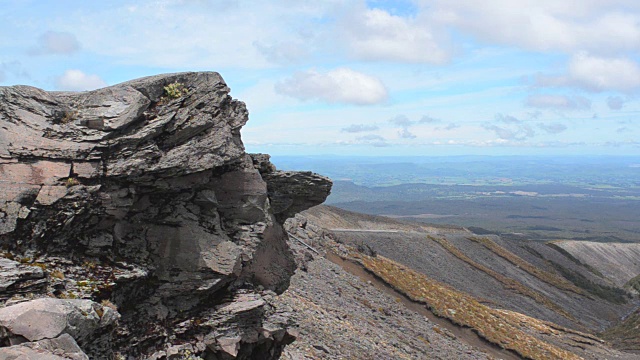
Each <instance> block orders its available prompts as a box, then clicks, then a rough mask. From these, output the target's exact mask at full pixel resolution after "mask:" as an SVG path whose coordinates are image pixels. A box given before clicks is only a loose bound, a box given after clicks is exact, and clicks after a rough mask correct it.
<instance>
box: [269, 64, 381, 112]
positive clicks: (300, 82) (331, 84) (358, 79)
mask: <svg viewBox="0 0 640 360" xmlns="http://www.w3.org/2000/svg"><path fill="white" fill-rule="evenodd" d="M275 89H276V91H277V92H279V93H281V94H284V95H288V96H291V97H295V98H298V99H301V100H311V99H313V100H319V101H324V102H327V103H342V104H355V105H372V104H379V103H382V102H384V101H386V100H387V96H388V95H387V89H386V88H385V86H384V84H382V82H381V81H380V80H379V79H377V78H375V77H373V76H369V75H366V74H363V73H360V72H357V71H354V70H351V69H348V68H338V69H335V70H331V71H328V72H326V73H320V72H317V71H315V70H309V71H304V72H298V73H296V74H294V75H293V77H291V78H289V79H286V80H284V81H282V82H279V83H277V84H276V86H275Z"/></svg>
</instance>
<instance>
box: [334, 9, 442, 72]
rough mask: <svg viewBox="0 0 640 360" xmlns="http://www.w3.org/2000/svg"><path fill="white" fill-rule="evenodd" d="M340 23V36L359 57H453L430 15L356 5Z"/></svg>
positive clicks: (432, 59)
mask: <svg viewBox="0 0 640 360" xmlns="http://www.w3.org/2000/svg"><path fill="white" fill-rule="evenodd" d="M338 26H339V28H338V33H339V34H340V35H339V37H340V38H341V39H342V40H343V41H345V45H346V48H347V49H348V51H349V52H351V54H352V55H353V56H354V57H356V58H358V59H362V60H374V61H375V60H383V61H398V62H407V63H430V64H443V63H446V62H447V61H448V60H449V59H450V54H449V51H448V50H447V49H446V48H445V47H444V46H442V45H441V43H442V41H440V40H439V37H441V36H440V35H439V34H438V32H437V31H436V30H435V29H434V28H432V27H430V22H429V21H426V19H419V18H414V17H403V16H397V15H392V14H390V13H388V12H387V11H385V10H382V9H366V8H362V7H355V8H353V10H352V12H351V13H349V15H348V16H346V17H345V18H343V19H342V21H340V22H339V25H338Z"/></svg>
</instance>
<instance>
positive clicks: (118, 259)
mask: <svg viewBox="0 0 640 360" xmlns="http://www.w3.org/2000/svg"><path fill="white" fill-rule="evenodd" d="M247 118H248V114H247V110H246V108H245V105H244V103H242V102H240V101H237V100H234V99H232V98H231V97H230V96H229V89H228V87H227V86H226V84H225V83H224V81H223V79H222V78H221V77H220V75H219V74H217V73H212V72H207V73H180V74H168V75H159V76H153V77H148V78H143V79H138V80H134V81H130V82H126V83H123V84H119V85H115V86H111V87H108V88H104V89H100V90H95V91H91V92H83V93H66V92H45V91H43V90H40V89H36V88H33V87H28V86H14V87H4V88H2V87H0V129H2V131H0V243H1V244H2V246H3V248H4V249H6V251H5V253H4V258H5V259H0V267H1V269H0V299H5V300H6V299H10V300H9V302H8V303H16V302H20V301H23V300H27V299H29V298H33V297H53V296H56V297H58V298H82V299H87V300H86V301H90V300H91V301H94V302H93V303H92V305H91V306H93V307H94V308H95V306H96V305H97V306H101V305H98V304H97V303H98V302H101V301H105V302H106V303H107V304H113V305H112V306H113V307H114V308H115V307H117V309H118V311H119V313H120V314H121V318H120V320H119V323H118V325H117V326H116V327H115V329H114V330H113V331H115V333H114V334H113V336H114V337H113V339H114V340H113V342H112V348H110V349H107V350H104V353H103V354H98V353H97V352H96V351H94V350H91V349H89V348H87V346H86V345H85V343H84V342H83V341H82V340H81V339H79V338H78V337H77V334H73V333H67V334H68V335H70V336H72V337H73V338H74V339H75V341H76V342H77V343H78V345H79V346H80V347H81V348H82V349H83V350H85V351H92V353H91V354H89V355H90V356H91V358H108V357H109V356H111V354H107V353H108V352H110V351H113V352H114V353H115V354H116V355H122V356H125V355H126V356H130V357H131V358H144V357H145V356H151V357H152V358H157V359H162V358H173V356H174V355H176V354H184V353H186V352H189V353H191V354H199V355H203V356H206V357H207V359H233V358H237V359H244V358H262V359H271V358H276V357H277V356H278V355H279V353H280V352H281V351H282V348H283V346H284V345H286V344H287V343H288V342H290V341H292V340H293V338H294V333H295V330H294V329H293V328H292V324H291V321H290V320H289V319H288V315H287V313H286V312H283V311H280V310H279V309H278V308H276V307H275V306H274V305H273V303H274V302H273V301H272V300H273V298H274V297H275V296H277V294H278V293H280V292H282V291H284V290H285V289H286V288H287V286H288V284H289V279H290V277H291V276H292V274H293V271H294V270H295V262H294V260H293V257H292V255H291V253H290V251H289V248H288V247H287V243H286V239H287V235H286V232H285V231H284V230H283V228H282V223H283V222H284V220H286V219H287V218H288V217H291V216H293V215H294V214H295V213H296V212H298V211H301V210H304V209H306V208H308V207H310V206H313V205H316V204H319V203H321V202H322V201H324V199H325V198H326V197H327V195H328V194H329V190H330V188H331V182H330V180H328V179H327V178H324V177H322V176H319V175H317V174H313V173H308V172H304V173H296V172H282V171H278V170H276V169H275V167H274V166H273V165H272V164H271V163H270V162H269V158H268V155H261V154H258V155H253V156H251V155H248V154H246V153H245V151H244V146H243V144H242V141H241V138H240V129H241V127H242V126H243V125H244V124H245V123H246V121H247ZM39 301H42V300H39ZM47 301H52V299H49V300H47ZM78 301H79V300H78ZM36 305H37V304H34V302H33V301H30V302H26V303H21V304H18V305H14V306H25V307H31V309H36V308H37V307H36ZM86 306H88V305H86ZM6 309H9V307H7V308H6ZM34 311H35V310H34ZM3 326H4V325H3ZM7 328H8V327H7ZM292 329H293V330H292ZM59 335H60V334H58V335H56V336H59ZM21 336H24V335H21ZM60 336H61V335H60ZM54 338H56V337H55V336H53V335H51V336H47V337H46V339H54ZM26 339H27V340H29V341H31V342H35V341H42V340H41V339H36V338H33V339H30V338H26ZM34 344H35V343H34ZM7 345H8V344H7ZM34 346H35V347H37V346H36V345H33V346H30V347H29V346H26V347H25V346H24V345H22V344H20V345H19V347H21V348H22V349H23V350H24V349H30V350H29V351H35V350H33V349H34ZM38 346H39V345H38ZM43 346H44V345H43ZM11 348H14V346H12V347H11ZM8 349H10V348H7V349H6V351H9V350H8ZM11 351H18V350H15V349H13V350H11ZM25 351H26V350H25ZM38 351H40V350H38ZM25 356H27V355H25ZM56 356H57V355H56Z"/></svg>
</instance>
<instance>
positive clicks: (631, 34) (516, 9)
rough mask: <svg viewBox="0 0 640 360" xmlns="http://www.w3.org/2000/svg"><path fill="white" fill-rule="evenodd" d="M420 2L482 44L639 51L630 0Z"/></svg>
mask: <svg viewBox="0 0 640 360" xmlns="http://www.w3.org/2000/svg"><path fill="white" fill-rule="evenodd" d="M421 4H422V7H423V11H425V12H430V13H431V15H432V18H433V19H435V20H434V21H440V22H442V23H444V24H447V25H452V26H455V27H456V28H458V29H459V30H462V31H465V32H468V33H471V34H473V35H475V36H477V37H478V38H480V39H482V40H485V41H487V42H492V43H501V44H507V45H514V46H518V47H525V48H528V49H531V50H537V51H562V52H569V53H572V52H576V51H580V50H587V51H590V52H593V53H598V54H610V53H611V52H625V51H634V50H638V49H640V3H638V2H637V1H635V0H588V1H581V0H566V1H557V0H510V1H504V0H485V1H475V0H423V1H421ZM438 19H439V20H438Z"/></svg>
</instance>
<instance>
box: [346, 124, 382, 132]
mask: <svg viewBox="0 0 640 360" xmlns="http://www.w3.org/2000/svg"><path fill="white" fill-rule="evenodd" d="M378 129H379V128H378V126H376V125H366V124H351V125H349V126H347V127H346V128H342V132H348V133H358V132H365V131H374V130H378Z"/></svg>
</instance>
